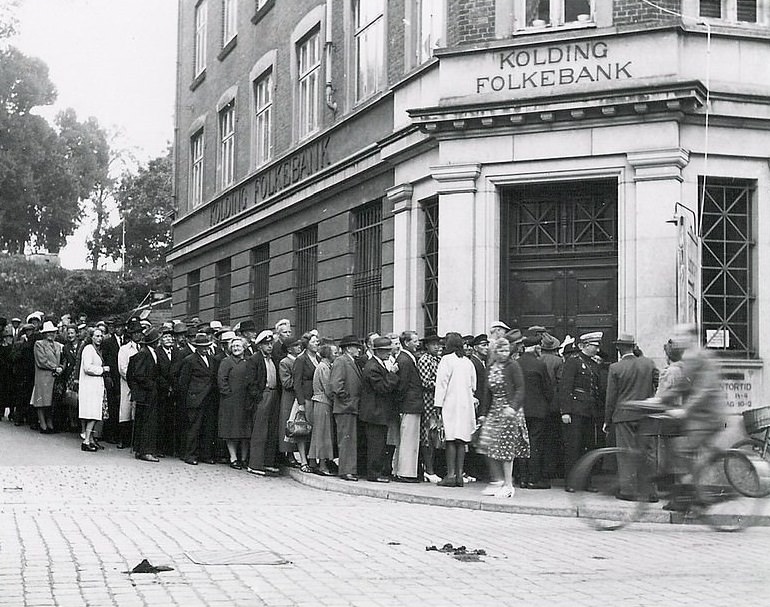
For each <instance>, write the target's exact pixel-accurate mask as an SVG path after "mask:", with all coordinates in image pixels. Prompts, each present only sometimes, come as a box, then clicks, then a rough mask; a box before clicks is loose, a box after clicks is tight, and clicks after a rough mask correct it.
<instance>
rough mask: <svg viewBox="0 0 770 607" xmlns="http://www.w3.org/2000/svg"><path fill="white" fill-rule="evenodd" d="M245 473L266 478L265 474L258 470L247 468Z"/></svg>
mask: <svg viewBox="0 0 770 607" xmlns="http://www.w3.org/2000/svg"><path fill="white" fill-rule="evenodd" d="M246 472H248V473H249V474H253V475H254V476H267V472H265V471H264V470H260V469H259V468H249V467H248V466H247V467H246Z"/></svg>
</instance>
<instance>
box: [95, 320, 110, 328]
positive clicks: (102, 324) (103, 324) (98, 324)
mask: <svg viewBox="0 0 770 607" xmlns="http://www.w3.org/2000/svg"><path fill="white" fill-rule="evenodd" d="M94 327H104V328H105V329H106V328H107V323H106V322H104V321H103V320H100V321H99V322H98V323H96V324H95V325H94Z"/></svg>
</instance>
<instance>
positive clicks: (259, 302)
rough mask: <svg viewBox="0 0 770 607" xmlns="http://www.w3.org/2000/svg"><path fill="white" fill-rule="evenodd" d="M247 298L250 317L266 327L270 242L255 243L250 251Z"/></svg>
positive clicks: (258, 324)
mask: <svg viewBox="0 0 770 607" xmlns="http://www.w3.org/2000/svg"><path fill="white" fill-rule="evenodd" d="M249 291H250V293H249V299H250V300H251V318H252V320H253V321H254V324H255V325H256V326H257V328H259V327H267V319H268V316H269V313H270V243H269V242H266V243H263V244H260V245H257V246H256V247H254V248H253V249H251V252H250V260H249Z"/></svg>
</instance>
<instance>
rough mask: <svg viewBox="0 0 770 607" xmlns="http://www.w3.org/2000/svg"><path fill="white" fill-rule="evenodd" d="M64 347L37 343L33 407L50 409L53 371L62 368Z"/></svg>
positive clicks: (42, 340) (35, 346)
mask: <svg viewBox="0 0 770 607" xmlns="http://www.w3.org/2000/svg"><path fill="white" fill-rule="evenodd" d="M61 351H62V345H61V344H60V343H59V342H56V341H48V340H47V339H45V338H43V339H39V340H37V341H36V342H35V345H34V347H33V353H34V356H35V387H34V389H33V390H32V399H31V401H30V404H31V405H32V406H33V407H50V406H51V405H52V404H53V403H52V400H53V384H54V381H55V380H56V378H55V377H54V376H53V371H54V369H56V367H58V366H60V365H59V361H60V360H61Z"/></svg>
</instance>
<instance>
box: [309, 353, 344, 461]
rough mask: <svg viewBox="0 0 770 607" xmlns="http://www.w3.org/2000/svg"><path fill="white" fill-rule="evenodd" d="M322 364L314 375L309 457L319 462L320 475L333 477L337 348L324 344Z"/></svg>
mask: <svg viewBox="0 0 770 607" xmlns="http://www.w3.org/2000/svg"><path fill="white" fill-rule="evenodd" d="M318 353H319V354H320V355H321V362H320V363H319V364H318V367H316V370H315V373H314V374H313V419H312V420H311V422H312V424H313V434H312V436H311V440H310V450H309V451H308V454H307V455H308V457H309V458H310V459H316V460H318V468H317V470H318V474H321V475H323V476H332V472H331V471H330V470H329V463H328V462H329V460H331V459H332V458H333V457H334V443H333V439H332V404H333V402H334V394H333V393H332V387H331V373H332V363H333V362H334V359H335V358H337V346H335V345H334V344H324V345H323V346H321V347H320V348H319V349H318Z"/></svg>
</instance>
